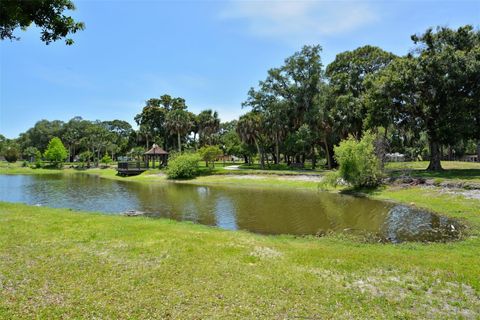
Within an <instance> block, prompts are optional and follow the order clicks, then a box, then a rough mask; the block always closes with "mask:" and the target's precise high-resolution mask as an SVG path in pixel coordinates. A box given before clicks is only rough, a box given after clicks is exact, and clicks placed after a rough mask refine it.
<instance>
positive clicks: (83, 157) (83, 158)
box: [78, 151, 93, 167]
mask: <svg viewBox="0 0 480 320" xmlns="http://www.w3.org/2000/svg"><path fill="white" fill-rule="evenodd" d="M78 158H79V160H80V162H81V166H82V167H84V166H85V164H87V167H89V166H90V161H91V160H92V158H93V153H92V152H91V151H84V152H82V153H80V154H79V155H78Z"/></svg>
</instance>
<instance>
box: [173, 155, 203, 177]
mask: <svg viewBox="0 0 480 320" xmlns="http://www.w3.org/2000/svg"><path fill="white" fill-rule="evenodd" d="M199 161H200V157H199V155H198V154H196V153H184V154H179V155H177V156H175V157H174V158H173V159H171V160H170V161H169V162H168V167H167V177H168V178H169V179H189V178H193V177H195V176H196V175H197V174H198V162H199Z"/></svg>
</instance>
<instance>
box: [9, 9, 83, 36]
mask: <svg viewBox="0 0 480 320" xmlns="http://www.w3.org/2000/svg"><path fill="white" fill-rule="evenodd" d="M65 10H75V5H74V4H73V2H72V1H70V0H43V1H15V0H2V1H0V12H1V13H2V14H1V15H0V39H2V40H3V39H12V40H13V39H15V40H18V39H19V38H18V37H16V36H15V35H14V34H13V32H14V31H15V29H17V28H21V29H22V30H25V29H27V28H28V27H29V26H30V25H32V24H35V25H36V26H37V27H38V28H40V29H41V39H42V41H43V42H45V43H46V44H49V43H51V42H53V41H56V40H59V39H62V38H65V37H66V36H67V35H68V34H69V33H75V32H77V31H79V30H83V29H84V28H85V25H84V23H83V22H76V21H75V20H74V19H73V18H72V17H70V16H67V15H64V14H63V12H64V11H65ZM65 43H66V44H67V45H71V44H73V40H72V39H65Z"/></svg>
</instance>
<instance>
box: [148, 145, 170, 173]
mask: <svg viewBox="0 0 480 320" xmlns="http://www.w3.org/2000/svg"><path fill="white" fill-rule="evenodd" d="M144 155H145V163H146V165H147V168H149V166H150V161H153V165H152V168H153V169H155V160H158V167H165V166H166V165H167V162H168V152H167V151H165V150H163V149H162V148H160V147H159V146H158V145H157V144H154V145H153V146H152V149H150V150H148V151H147V152H145V153H144Z"/></svg>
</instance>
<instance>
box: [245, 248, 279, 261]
mask: <svg viewBox="0 0 480 320" xmlns="http://www.w3.org/2000/svg"><path fill="white" fill-rule="evenodd" d="M250 255H251V256H253V257H257V258H264V259H270V258H278V257H280V256H282V253H281V252H280V251H277V250H275V249H272V248H268V247H255V248H254V249H253V251H252V252H251V253H250Z"/></svg>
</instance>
